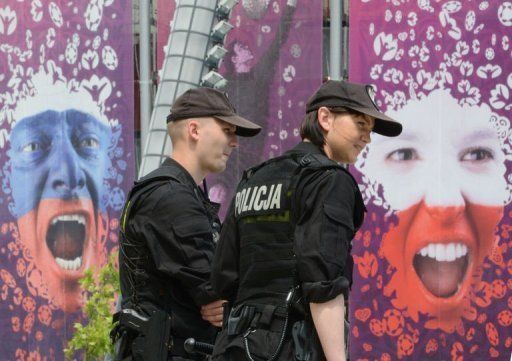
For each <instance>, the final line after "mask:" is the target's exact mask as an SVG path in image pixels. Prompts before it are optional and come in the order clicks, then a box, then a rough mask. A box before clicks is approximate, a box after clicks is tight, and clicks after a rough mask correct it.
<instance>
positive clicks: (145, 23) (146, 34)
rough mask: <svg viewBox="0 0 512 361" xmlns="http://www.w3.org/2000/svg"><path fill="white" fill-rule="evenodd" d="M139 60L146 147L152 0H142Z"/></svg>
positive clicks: (142, 136)
mask: <svg viewBox="0 0 512 361" xmlns="http://www.w3.org/2000/svg"><path fill="white" fill-rule="evenodd" d="M139 6H140V9H139V24H140V33H139V61H140V63H139V64H140V73H139V76H140V78H139V84H140V144H141V148H142V149H144V144H145V143H146V138H147V134H148V128H149V121H150V119H151V85H152V81H151V47H150V46H151V17H150V0H140V5H139Z"/></svg>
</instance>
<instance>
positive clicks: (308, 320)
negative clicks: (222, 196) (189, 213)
mask: <svg viewBox="0 0 512 361" xmlns="http://www.w3.org/2000/svg"><path fill="white" fill-rule="evenodd" d="M401 130H402V126H401V125H400V124H399V123H398V122H396V121H394V120H393V119H391V118H389V117H387V116H386V115H384V114H383V113H381V112H380V111H379V110H378V108H377V106H376V105H375V103H374V101H373V99H372V92H371V87H369V86H364V85H359V84H353V83H348V82H340V81H328V82H327V83H325V84H323V85H322V86H321V87H320V88H319V89H318V90H317V92H316V93H315V94H314V95H313V96H312V97H311V98H310V100H309V101H308V103H307V113H306V116H305V117H304V119H303V122H302V125H301V137H302V139H303V141H302V142H301V143H299V144H298V145H297V146H295V147H294V148H293V149H291V150H290V151H288V152H286V153H285V154H284V155H283V156H280V157H277V158H274V159H271V160H269V161H267V162H264V163H263V164H260V165H258V166H256V167H254V168H251V169H249V170H247V171H246V172H245V173H244V176H243V178H242V180H241V182H240V183H239V185H238V188H237V193H236V196H235V198H234V200H233V201H232V204H231V207H230V211H229V214H228V217H227V219H226V222H225V225H224V228H223V230H222V233H221V238H220V241H219V244H218V247H217V251H216V254H215V258H214V263H213V269H212V286H213V288H214V289H215V291H217V293H218V294H219V295H220V296H221V298H224V299H226V300H229V306H230V312H229V317H227V319H225V321H224V328H223V330H222V332H221V333H220V334H219V336H218V337H217V341H216V344H215V350H214V353H213V358H214V360H244V359H248V360H293V359H297V360H323V359H325V358H327V359H328V360H345V348H344V343H345V341H344V333H343V326H342V325H343V324H344V313H345V306H344V305H345V299H346V298H347V297H348V291H349V288H350V283H351V278H352V257H351V256H350V249H351V240H352V238H353V236H354V233H355V232H356V230H357V229H358V228H359V226H360V225H361V223H362V221H363V216H364V210H365V207H364V204H363V201H362V197H361V194H360V192H359V189H358V187H357V184H356V182H355V180H354V178H353V177H352V176H351V175H350V173H349V172H348V171H346V169H345V168H343V167H342V166H340V165H339V164H338V163H345V164H352V163H354V162H355V160H356V158H357V156H358V155H359V153H360V152H361V151H362V150H363V148H364V147H365V146H366V144H368V143H369V142H370V133H371V132H372V131H373V132H376V133H380V134H382V135H386V136H396V135H398V134H400V132H401ZM333 326H334V327H333Z"/></svg>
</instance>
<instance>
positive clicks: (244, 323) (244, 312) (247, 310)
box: [227, 304, 256, 336]
mask: <svg viewBox="0 0 512 361" xmlns="http://www.w3.org/2000/svg"><path fill="white" fill-rule="evenodd" d="M255 312H256V308H255V307H253V306H246V305H243V304H241V305H238V306H236V307H233V308H232V309H231V312H229V316H228V322H227V329H228V335H229V336H234V335H239V334H241V333H242V332H244V331H246V330H247V329H248V328H249V325H250V324H251V322H252V320H253V318H254V314H255Z"/></svg>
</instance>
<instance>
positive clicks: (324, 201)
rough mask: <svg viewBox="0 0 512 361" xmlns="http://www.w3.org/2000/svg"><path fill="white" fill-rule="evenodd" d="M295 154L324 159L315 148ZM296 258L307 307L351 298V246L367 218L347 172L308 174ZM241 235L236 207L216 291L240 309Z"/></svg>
mask: <svg viewBox="0 0 512 361" xmlns="http://www.w3.org/2000/svg"><path fill="white" fill-rule="evenodd" d="M289 153H292V154H300V155H301V154H303V155H306V154H323V152H322V151H321V150H320V149H319V148H318V147H316V146H315V145H313V144H312V143H309V142H302V143H299V144H298V145H297V146H295V147H294V148H293V149H291V150H290V151H289ZM294 202H295V209H296V210H297V211H296V216H297V218H298V220H297V223H296V227H295V233H294V238H295V243H294V247H295V250H294V251H295V255H296V259H297V266H296V267H297V275H298V277H297V278H298V282H299V284H300V286H301V288H302V297H303V301H304V302H305V304H308V303H310V302H313V303H323V302H327V301H329V300H331V299H333V298H335V297H337V296H338V295H340V294H344V295H345V297H348V291H349V288H350V284H351V282H352V267H353V261H352V256H351V255H350V250H351V241H352V238H353V236H354V233H355V231H356V230H357V229H358V228H359V226H360V225H361V223H362V221H363V218H364V210H365V207H364V203H363V201H362V197H361V193H360V192H359V189H358V188H357V183H356V182H355V180H354V178H353V177H352V175H350V173H349V172H348V171H346V170H345V169H342V168H341V167H340V168H338V169H336V170H335V171H322V170H319V171H318V172H314V173H305V174H304V176H303V177H301V179H300V181H299V183H298V186H297V190H296V192H295V197H294ZM239 239H240V238H239V233H238V229H237V223H236V217H235V214H234V207H233V205H231V208H230V211H229V214H228V216H227V218H226V221H225V223H224V226H223V229H222V232H221V237H220V240H219V243H218V245H217V251H216V254H215V259H214V262H213V268H212V285H213V288H214V289H215V291H217V292H218V293H219V295H220V296H221V298H223V299H227V300H229V301H230V302H231V304H232V305H233V304H236V303H237V300H236V295H237V291H238V270H239V247H240V242H239Z"/></svg>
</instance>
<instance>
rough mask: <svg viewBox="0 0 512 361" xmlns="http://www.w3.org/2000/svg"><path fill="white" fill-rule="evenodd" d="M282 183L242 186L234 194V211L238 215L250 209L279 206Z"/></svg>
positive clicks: (268, 208)
mask: <svg viewBox="0 0 512 361" xmlns="http://www.w3.org/2000/svg"><path fill="white" fill-rule="evenodd" d="M282 189H283V184H282V183H278V184H272V185H270V189H269V188H268V186H267V185H261V186H256V187H250V188H244V189H242V190H241V191H239V192H237V193H236V195H235V213H236V215H237V216H238V215H240V214H241V213H244V212H251V211H268V210H271V209H280V208H281V193H282Z"/></svg>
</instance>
